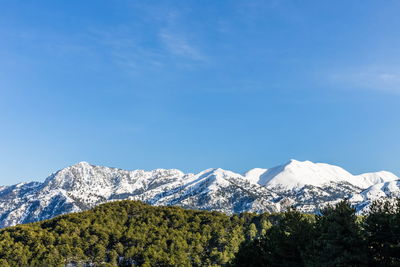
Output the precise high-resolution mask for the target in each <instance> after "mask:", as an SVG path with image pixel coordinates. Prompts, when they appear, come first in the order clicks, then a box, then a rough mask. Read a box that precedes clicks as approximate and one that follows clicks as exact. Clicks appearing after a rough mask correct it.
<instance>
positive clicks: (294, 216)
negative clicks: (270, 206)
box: [233, 201, 400, 267]
mask: <svg viewBox="0 0 400 267" xmlns="http://www.w3.org/2000/svg"><path fill="white" fill-rule="evenodd" d="M269 219H270V221H271V222H272V223H273V226H272V227H271V228H270V229H269V230H267V232H266V235H265V236H262V237H259V238H256V239H254V240H250V241H246V242H244V243H243V244H242V246H241V247H240V250H239V252H238V253H237V256H236V258H235V259H234V261H233V265H234V266H249V267H250V266H400V202H399V201H398V202H397V203H396V204H393V203H392V204H391V202H389V201H378V202H376V203H374V204H373V205H372V207H371V212H370V213H369V214H368V215H367V216H365V217H357V216H356V215H355V210H354V209H353V208H352V207H351V205H350V204H349V202H348V201H342V202H340V203H338V204H337V205H336V206H334V207H332V206H328V207H327V208H325V209H324V210H322V211H321V214H320V215H317V216H315V217H312V216H308V215H305V214H300V213H298V212H296V211H293V210H289V211H287V212H286V213H284V214H281V215H278V216H275V218H274V216H270V218H269Z"/></svg>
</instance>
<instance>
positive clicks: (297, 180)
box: [0, 160, 400, 227]
mask: <svg viewBox="0 0 400 267" xmlns="http://www.w3.org/2000/svg"><path fill="white" fill-rule="evenodd" d="M398 180H399V178H398V177H397V176H396V175H394V174H393V173H390V172H386V171H382V172H375V173H366V174H361V175H352V174H350V173H349V172H347V171H346V170H344V169H342V168H340V167H338V166H334V165H329V164H324V163H313V162H310V161H303V162H302V161H297V160H290V161H289V162H288V163H286V164H284V165H281V166H277V167H274V168H270V169H262V168H256V169H252V170H249V171H248V172H246V173H245V174H243V175H242V174H238V173H234V172H231V171H228V170H223V169H220V168H217V169H207V170H204V171H202V172H199V173H197V174H192V173H183V172H181V171H179V170H176V169H156V170H152V171H144V170H133V171H128V170H122V169H116V168H109V167H102V166H95V165H90V164H89V163H87V162H80V163H78V164H75V165H72V166H69V167H67V168H65V169H62V170H59V171H57V172H55V173H53V174H51V175H50V176H49V177H48V178H46V179H45V181H44V182H42V183H40V182H31V183H20V184H16V185H12V186H3V187H0V227H6V226H11V225H15V224H20V223H27V222H33V221H39V220H44V219H49V218H52V217H54V216H57V215H59V214H64V213H69V212H77V211H81V210H86V209H89V208H92V207H94V206H96V205H98V204H100V203H104V202H108V201H114V200H121V199H134V200H141V201H144V202H146V203H149V204H151V205H178V206H182V207H185V208H192V209H206V210H215V211H221V212H225V213H228V214H231V213H240V212H244V211H249V212H278V211H282V210H285V209H286V208H287V207H289V206H294V207H296V208H298V209H299V210H301V211H304V212H318V210H319V209H320V208H322V207H323V206H325V205H327V204H334V203H336V202H338V201H340V200H341V199H343V198H348V199H350V201H351V202H352V203H353V204H354V205H355V206H356V208H357V210H358V211H359V212H363V211H366V210H367V209H368V205H369V204H370V202H371V201H372V200H374V199H377V198H380V197H389V198H394V197H397V196H399V195H400V182H399V181H398Z"/></svg>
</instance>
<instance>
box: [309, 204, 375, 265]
mask: <svg viewBox="0 0 400 267" xmlns="http://www.w3.org/2000/svg"><path fill="white" fill-rule="evenodd" d="M315 234H316V238H315V242H314V248H313V249H314V253H315V256H314V257H313V260H314V261H315V263H316V265H318V266H332V267H333V266H365V265H366V264H367V259H368V258H367V253H366V252H367V246H366V243H365V242H364V240H363V237H362V233H361V226H360V224H359V223H357V216H356V215H355V209H354V208H352V207H351V206H350V204H349V203H348V201H346V200H344V201H341V202H339V203H338V204H337V205H336V206H335V207H332V206H328V207H327V208H325V209H324V210H322V212H321V215H318V216H316V223H315Z"/></svg>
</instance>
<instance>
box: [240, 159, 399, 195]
mask: <svg viewBox="0 0 400 267" xmlns="http://www.w3.org/2000/svg"><path fill="white" fill-rule="evenodd" d="M245 177H246V178H247V179H248V180H249V181H252V182H256V183H258V184H260V185H263V186H266V187H280V188H282V189H287V190H296V189H300V188H302V187H303V186H305V185H312V186H323V185H326V184H329V183H342V182H346V183H350V184H351V185H353V186H356V187H359V188H361V189H365V188H368V187H369V186H371V185H374V184H376V183H381V182H388V181H394V180H397V179H399V178H398V177H397V176H396V175H394V174H393V173H390V172H387V171H381V172H375V173H365V174H360V175H352V174H351V173H349V172H347V171H346V170H344V169H343V168H341V167H338V166H334V165H330V164H326V163H313V162H311V161H297V160H294V159H292V160H290V161H289V162H288V163H286V164H284V165H281V166H277V167H274V168H271V169H259V168H257V169H252V170H250V171H248V172H247V173H245Z"/></svg>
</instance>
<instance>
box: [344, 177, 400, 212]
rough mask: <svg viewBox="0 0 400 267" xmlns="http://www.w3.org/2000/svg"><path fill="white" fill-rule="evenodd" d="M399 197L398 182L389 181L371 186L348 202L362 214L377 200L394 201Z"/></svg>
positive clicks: (399, 186) (399, 185) (399, 188)
mask: <svg viewBox="0 0 400 267" xmlns="http://www.w3.org/2000/svg"><path fill="white" fill-rule="evenodd" d="M398 197H400V181H399V180H396V181H390V182H384V183H378V184H375V185H372V186H371V187H369V188H367V189H366V190H364V191H362V192H361V193H359V194H354V195H353V196H352V197H351V198H350V200H349V201H350V202H352V203H354V204H356V209H357V210H358V211H359V212H360V213H362V212H367V211H368V207H369V205H370V204H371V203H372V202H373V201H374V200H377V199H381V198H386V199H394V198H398Z"/></svg>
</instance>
